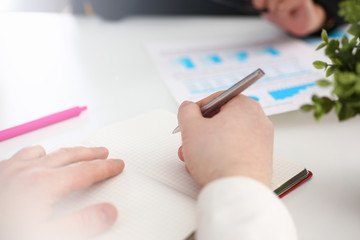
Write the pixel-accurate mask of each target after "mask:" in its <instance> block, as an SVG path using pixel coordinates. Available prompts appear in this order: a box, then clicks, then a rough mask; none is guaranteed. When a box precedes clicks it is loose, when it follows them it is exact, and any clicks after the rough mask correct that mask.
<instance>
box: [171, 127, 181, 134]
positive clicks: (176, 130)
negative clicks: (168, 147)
mask: <svg viewBox="0 0 360 240" xmlns="http://www.w3.org/2000/svg"><path fill="white" fill-rule="evenodd" d="M178 132H180V128H179V127H176V128H175V129H174V131H173V132H172V134H175V133H178Z"/></svg>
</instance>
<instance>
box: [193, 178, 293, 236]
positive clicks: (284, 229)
mask: <svg viewBox="0 0 360 240" xmlns="http://www.w3.org/2000/svg"><path fill="white" fill-rule="evenodd" d="M197 209H198V214H197V216H198V226H197V233H196V239H197V240H243V239H244V240H264V239H266V240H296V239H297V236H296V230H295V226H294V223H293V220H292V218H291V216H290V214H289V212H288V211H287V209H286V207H285V205H284V204H283V203H282V202H281V200H280V199H279V198H278V197H277V196H276V195H275V194H274V193H273V192H272V191H271V190H270V189H268V188H267V187H265V186H264V185H263V184H261V183H259V182H257V181H255V180H252V179H250V178H245V177H228V178H223V179H219V180H216V181H213V182H211V183H210V184H208V185H207V186H206V187H205V188H204V189H203V190H202V191H201V193H200V195H199V199H198V208H197Z"/></svg>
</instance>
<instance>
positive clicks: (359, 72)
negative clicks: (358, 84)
mask: <svg viewBox="0 0 360 240" xmlns="http://www.w3.org/2000/svg"><path fill="white" fill-rule="evenodd" d="M356 73H357V74H360V62H358V63H356Z"/></svg>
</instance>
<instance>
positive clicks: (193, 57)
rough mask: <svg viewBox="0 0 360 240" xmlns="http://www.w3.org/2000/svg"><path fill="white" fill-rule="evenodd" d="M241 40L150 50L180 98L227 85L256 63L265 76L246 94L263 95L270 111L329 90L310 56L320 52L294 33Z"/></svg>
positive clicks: (314, 57)
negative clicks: (320, 81) (321, 84)
mask: <svg viewBox="0 0 360 240" xmlns="http://www.w3.org/2000/svg"><path fill="white" fill-rule="evenodd" d="M241 41H242V40H241V39H239V40H231V41H229V40H223V41H220V40H219V41H216V42H213V44H212V43H210V42H206V41H204V42H191V43H188V44H184V43H182V44H173V45H172V44H168V45H166V46H161V45H158V46H156V47H150V48H149V50H150V52H151V54H152V56H153V58H154V60H155V62H156V64H157V66H158V69H159V70H160V72H161V74H162V76H163V79H164V81H165V83H166V85H167V86H168V88H169V89H170V91H171V93H172V94H173V95H174V97H175V99H176V100H177V102H178V103H179V104H180V103H181V102H182V101H184V100H192V101H197V100H199V99H202V98H204V97H206V96H208V95H210V94H212V93H214V92H217V91H222V90H226V89H228V88H229V87H231V86H232V85H234V84H235V83H236V82H238V81H240V80H241V79H242V78H244V77H245V76H247V75H248V74H249V73H251V72H253V71H254V70H256V69H257V68H261V69H262V70H263V71H264V72H265V76H264V77H262V78H261V79H259V80H258V81H257V82H256V83H255V84H253V85H252V86H251V87H250V88H248V89H247V90H246V91H244V94H245V95H247V96H249V97H251V98H253V99H255V100H257V101H259V103H260V104H261V105H262V107H263V108H264V111H265V112H266V113H267V114H268V115H272V114H277V113H281V112H286V111H292V110H296V109H298V108H299V106H301V105H302V104H304V103H307V102H309V101H310V99H311V96H312V95H313V94H314V93H320V91H321V94H325V95H328V94H329V92H328V91H325V90H321V89H319V87H318V86H317V85H316V83H315V82H316V81H317V80H318V79H320V78H321V77H322V74H323V73H322V72H320V71H318V70H316V69H314V68H313V66H312V62H313V61H314V60H317V59H319V58H320V57H321V56H320V55H319V54H317V53H316V52H315V50H314V49H313V48H311V47H310V46H309V45H308V44H306V43H305V42H302V41H300V40H297V39H292V38H290V37H289V38H285V39H284V38H282V39H280V40H279V39H276V40H271V41H268V40H266V41H260V40H258V39H256V40H253V41H248V42H241ZM299 56H301V57H299ZM324 91H325V92H324Z"/></svg>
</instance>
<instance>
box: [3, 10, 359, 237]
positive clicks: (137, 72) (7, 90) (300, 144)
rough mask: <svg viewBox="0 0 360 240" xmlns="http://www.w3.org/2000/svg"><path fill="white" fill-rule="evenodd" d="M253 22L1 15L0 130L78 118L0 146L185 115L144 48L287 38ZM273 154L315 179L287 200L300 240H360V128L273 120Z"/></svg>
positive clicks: (77, 137)
mask: <svg viewBox="0 0 360 240" xmlns="http://www.w3.org/2000/svg"><path fill="white" fill-rule="evenodd" d="M281 32H282V31H281V30H280V29H277V28H276V27H274V26H272V25H271V24H269V23H267V22H265V21H263V20H260V19H253V18H240V17H239V18H202V17H198V18H181V17H178V18H134V19H127V20H124V21H119V22H112V23H109V22H103V21H101V20H99V19H96V18H91V19H87V18H75V17H72V16H69V15H53V14H3V15H0V116H1V117H0V129H4V128H8V127H11V126H13V125H16V124H20V123H24V122H27V121H30V120H33V119H36V118H38V117H41V116H45V115H47V114H50V113H54V112H57V111H60V110H64V109H67V108H70V107H73V106H76V105H87V106H88V107H89V109H88V111H86V112H84V113H83V114H82V115H81V116H80V117H77V118H74V119H71V120H68V121H65V122H61V123H59V124H56V125H53V126H49V127H46V128H43V129H41V130H38V131H35V132H32V133H29V134H26V135H22V136H19V137H16V138H13V139H10V140H7V141H4V142H0V159H4V158H7V157H9V156H10V155H11V154H12V153H14V152H15V151H17V150H18V149H20V148H22V147H24V146H27V145H33V144H41V145H43V146H44V147H45V148H46V149H48V150H51V149H53V148H55V147H57V146H59V145H62V144H63V143H69V142H74V143H77V142H80V141H81V140H82V139H83V138H84V137H86V136H87V135H88V134H90V133H92V132H93V131H94V130H96V129H98V128H100V127H102V126H104V125H107V124H109V123H112V122H116V121H121V120H124V119H127V118H129V117H131V116H135V115H137V114H140V113H143V112H145V111H149V110H151V109H155V108H163V109H166V110H169V111H171V112H174V113H175V112H176V111H177V107H178V106H177V104H176V103H175V101H174V100H173V98H172V96H171V95H170V93H169V91H168V90H167V89H166V87H165V85H164V83H163V82H162V80H161V79H160V75H159V73H158V72H157V71H156V69H155V66H154V63H153V62H152V61H151V59H150V57H149V56H148V54H147V52H146V50H145V47H144V44H145V43H147V42H158V41H175V40H176V41H182V40H184V41H189V40H190V41H191V40H195V39H196V40H198V39H207V38H224V37H239V36H243V35H245V34H258V35H260V36H261V34H280V33H281ZM271 120H272V121H273V123H274V125H275V135H276V136H275V153H276V155H280V156H282V157H285V158H288V159H291V160H294V161H297V162H299V163H301V164H303V165H304V166H306V167H307V168H308V169H310V170H311V171H313V173H314V177H313V178H312V179H311V181H309V182H307V183H306V184H304V185H303V186H301V187H300V188H298V189H297V190H296V191H294V192H292V193H291V194H289V195H288V196H286V197H285V198H284V199H283V201H284V202H285V204H286V205H287V206H288V208H289V210H290V212H291V214H292V216H293V217H294V220H295V223H296V226H297V229H298V234H299V239H301V240H311V239H314V240H315V239H316V240H319V239H327V240H331V239H334V240H335V239H336V240H338V239H347V240H349V239H359V237H360V227H359V226H360V151H359V148H360V147H359V146H360V120H359V118H355V119H352V120H350V121H348V122H344V123H341V124H340V123H338V122H337V120H336V118H335V117H334V116H333V115H331V116H328V117H325V118H324V119H323V120H322V121H321V122H320V123H316V122H315V121H314V120H313V118H312V117H311V116H310V115H309V114H304V113H301V112H298V111H296V112H291V113H286V114H281V115H277V116H272V117H271Z"/></svg>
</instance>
